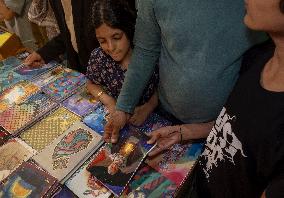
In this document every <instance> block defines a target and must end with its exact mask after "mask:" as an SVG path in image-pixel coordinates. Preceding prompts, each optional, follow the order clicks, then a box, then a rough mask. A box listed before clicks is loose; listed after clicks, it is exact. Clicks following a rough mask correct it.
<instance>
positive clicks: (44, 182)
mask: <svg viewBox="0 0 284 198" xmlns="http://www.w3.org/2000/svg"><path fill="white" fill-rule="evenodd" d="M56 184H57V180H56V179H55V178H54V177H52V176H50V175H49V174H48V173H47V172H46V171H44V170H42V169H41V168H39V167H38V166H37V165H36V164H34V163H32V162H23V164H22V165H21V166H20V167H18V168H17V170H15V171H14V172H13V173H12V174H11V175H10V176H9V177H8V179H7V181H5V182H4V184H2V185H0V197H5V198H18V197H29V198H38V197H44V196H46V194H47V193H48V192H49V191H50V190H51V189H52V188H54V186H57V185H56Z"/></svg>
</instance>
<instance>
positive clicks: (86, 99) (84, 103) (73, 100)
mask: <svg viewBox="0 0 284 198" xmlns="http://www.w3.org/2000/svg"><path fill="white" fill-rule="evenodd" d="M82 88H83V91H82V92H79V93H77V94H74V95H73V96H71V97H69V98H67V99H66V100H65V101H63V103H62V104H63V106H64V107H66V108H67V109H69V110H70V111H72V112H73V113H76V114H77V115H79V116H85V115H87V114H89V113H90V112H91V111H93V110H94V109H95V108H96V107H97V106H98V105H99V101H97V100H96V99H95V98H94V97H93V96H92V95H91V94H89V93H88V92H87V90H86V88H85V87H82Z"/></svg>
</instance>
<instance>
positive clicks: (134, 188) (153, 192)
mask: <svg viewBox="0 0 284 198" xmlns="http://www.w3.org/2000/svg"><path fill="white" fill-rule="evenodd" d="M176 189H177V186H176V184H175V183H173V182H172V181H170V180H169V179H167V178H166V177H165V176H163V175H162V174H161V173H159V172H157V171H156V170H154V169H153V168H151V167H150V166H148V165H147V164H144V163H142V165H141V167H140V168H139V170H138V171H137V173H136V174H135V175H134V177H133V179H132V180H131V182H130V183H129V185H128V187H127V190H126V191H125V193H123V194H124V196H123V197H128V198H170V197H174V194H175V191H176Z"/></svg>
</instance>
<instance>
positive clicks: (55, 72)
mask: <svg viewBox="0 0 284 198" xmlns="http://www.w3.org/2000/svg"><path fill="white" fill-rule="evenodd" d="M64 72H65V70H64V68H63V67H62V66H61V65H58V66H56V67H55V68H53V69H51V70H49V71H47V72H45V73H43V74H41V75H39V76H37V77H36V78H34V79H32V82H33V83H34V84H36V85H37V86H39V87H43V86H45V85H47V84H49V83H51V82H53V81H55V80H56V79H57V78H59V77H62V76H63V73H64Z"/></svg>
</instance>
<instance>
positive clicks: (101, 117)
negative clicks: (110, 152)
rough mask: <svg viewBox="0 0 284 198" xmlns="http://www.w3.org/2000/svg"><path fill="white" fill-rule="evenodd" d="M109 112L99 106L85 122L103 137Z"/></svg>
mask: <svg viewBox="0 0 284 198" xmlns="http://www.w3.org/2000/svg"><path fill="white" fill-rule="evenodd" d="M108 115H109V114H108V111H107V109H106V107H105V106H103V105H101V106H99V107H98V108H97V109H96V110H95V111H94V112H93V113H91V114H90V115H88V116H86V117H85V118H84V119H83V122H84V123H85V124H86V125H88V126H89V127H90V128H91V129H93V130H95V131H97V132H98V133H99V134H101V135H103V133H104V126H105V124H106V123H107V119H108Z"/></svg>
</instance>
